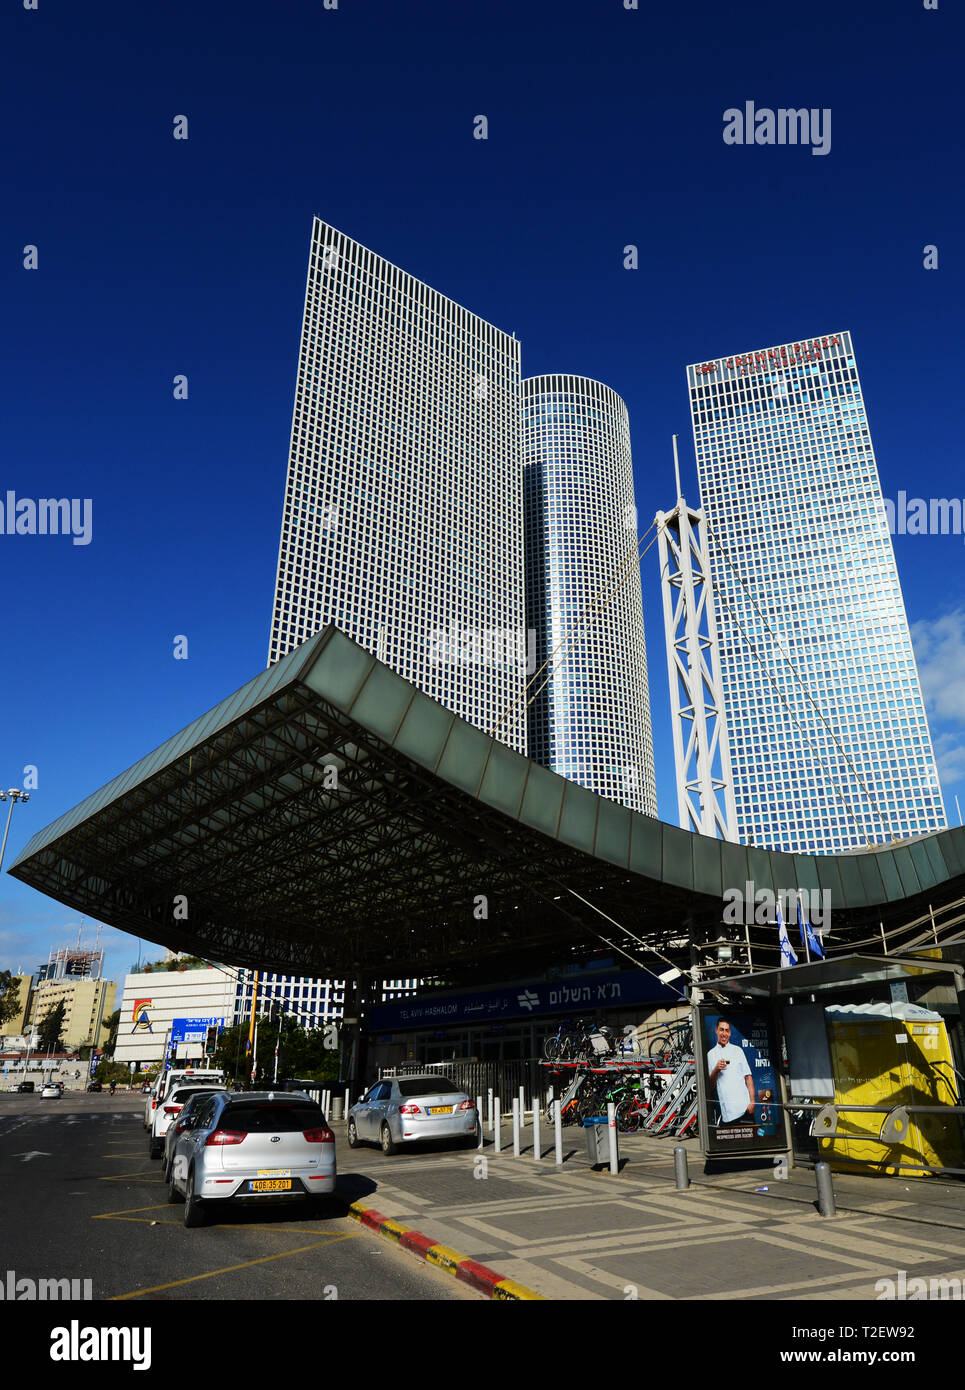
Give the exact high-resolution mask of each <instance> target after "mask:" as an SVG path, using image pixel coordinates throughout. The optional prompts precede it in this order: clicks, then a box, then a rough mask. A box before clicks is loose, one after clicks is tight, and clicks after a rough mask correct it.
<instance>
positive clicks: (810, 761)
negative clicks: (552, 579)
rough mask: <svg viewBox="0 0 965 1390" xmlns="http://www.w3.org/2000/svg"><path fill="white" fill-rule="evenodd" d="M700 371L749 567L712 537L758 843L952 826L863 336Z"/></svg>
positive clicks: (740, 813)
mask: <svg viewBox="0 0 965 1390" xmlns="http://www.w3.org/2000/svg"><path fill="white" fill-rule="evenodd" d="M687 381H688V387H689V390H690V400H691V413H692V418H693V428H694V445H695V450H696V457H697V472H698V476H699V480H700V494H701V502H702V506H703V508H704V511H705V513H706V515H707V518H708V521H709V523H710V526H711V528H712V530H713V532H714V533H715V534H716V537H717V539H718V540H719V541H720V543H721V544H722V545H723V547H724V548H725V549H726V551H727V553H728V555H729V556H730V560H731V562H732V564H733V568H731V565H729V564H728V563H727V562H726V560H725V559H724V558H723V557H722V556H721V554H720V551H719V549H718V548H717V546H716V545H715V543H714V539H713V537H712V538H711V539H710V542H709V550H710V559H711V567H712V572H713V577H714V584H715V589H716V594H717V597H716V609H717V623H718V628H719V634H720V657H721V677H722V683H723V687H724V697H725V707H726V715H727V722H728V730H729V733H730V746H731V759H732V763H733V771H734V781H735V795H736V802H737V821H738V834H739V837H740V839H741V841H743V842H744V843H747V844H755V845H760V846H763V847H765V848H769V849H777V850H787V851H791V852H799V853H817V854H831V853H839V852H841V851H847V850H850V849H858V848H863V847H864V846H865V845H867V844H868V843H871V844H881V843H885V842H887V841H889V840H891V839H893V838H898V839H900V838H904V837H908V836H914V835H921V834H925V833H928V832H931V831H935V830H940V829H942V828H943V827H944V826H945V825H946V819H945V809H944V805H943V802H942V794H941V788H940V785H939V781H938V772H937V769H936V766H935V759H934V754H933V751H932V745H931V738H930V735H929V731H928V723H927V720H926V717H925V708H924V702H923V700H922V694H921V687H920V685H919V680H918V671H917V668H916V665H915V657H914V652H913V650H912V645H911V636H910V633H909V630H908V620H907V617H906V615H905V608H904V603H903V600H902V596H901V588H900V585H899V582H898V570H897V566H896V564H895V557H894V550H893V547H892V543H891V536H890V534H889V530H888V522H887V517H886V513H885V509H884V504H883V501H882V496H881V486H880V483H879V479H878V470H877V465H876V462H875V456H874V451H873V449H872V445H871V439H870V435H869V431H868V421H867V416H866V413H865V406H864V399H863V396H862V392H861V383H860V381H859V378H858V370H857V367H856V365H855V360H854V353H853V349H852V343H851V336H850V334H849V333H844V332H842V333H834V334H829V335H827V336H824V337H820V338H810V339H807V340H806V341H804V342H798V343H785V344H783V345H781V346H779V347H775V348H765V349H762V350H758V351H755V352H750V353H743V354H739V355H737V356H735V357H728V358H718V359H716V360H715V361H708V362H703V363H696V364H694V365H691V366H689V367H688V368H687ZM741 581H742V582H741ZM744 586H746V589H745V587H744ZM748 591H749V592H748ZM749 595H751V596H753V601H752V598H751V597H749ZM755 603H756V606H755ZM758 609H759V610H760V611H758ZM765 619H766V622H765ZM741 628H743V630H744V632H745V633H746V634H747V637H748V638H749V639H750V641H751V642H752V643H753V646H754V648H755V649H756V651H757V652H758V653H759V656H760V658H761V660H758V659H757V657H755V655H754V654H753V652H752V650H751V648H750V646H749V645H748V641H747V639H746V638H745V636H744V635H743V634H742V632H741ZM769 629H771V630H772V631H769ZM762 663H763V665H762ZM765 668H766V669H765ZM793 671H796V672H797V674H798V675H799V676H800V678H801V681H802V682H803V685H804V686H805V687H806V689H807V691H808V692H809V693H810V695H811V696H812V698H813V701H814V704H816V705H817V707H818V709H819V710H820V711H821V713H822V714H823V715H824V717H825V718H826V719H827V721H828V723H829V724H830V726H831V730H829V729H828V727H827V726H826V725H825V723H824V722H823V721H822V720H821V719H820V718H819V716H818V714H817V713H816V711H815V709H814V705H812V704H811V703H810V701H809V700H808V699H807V698H806V695H805V693H804V691H803V690H802V688H801V684H799V682H798V681H797V680H796V679H795V677H794V674H793ZM769 676H770V677H773V678H774V681H776V684H777V686H778V687H779V689H780V695H779V694H778V692H777V691H776V690H775V685H774V683H773V682H772V680H771V679H769ZM781 697H783V700H784V701H786V703H787V706H788V707H789V709H788V708H785V705H784V703H782V699H781ZM831 731H833V734H834V735H835V737H836V739H837V742H838V743H839V744H840V745H841V748H843V749H844V751H845V753H846V754H847V757H845V756H844V755H843V754H842V752H841V751H839V748H838V746H837V744H836V743H835V738H833V737H832V732H831ZM849 761H850V764H851V766H849Z"/></svg>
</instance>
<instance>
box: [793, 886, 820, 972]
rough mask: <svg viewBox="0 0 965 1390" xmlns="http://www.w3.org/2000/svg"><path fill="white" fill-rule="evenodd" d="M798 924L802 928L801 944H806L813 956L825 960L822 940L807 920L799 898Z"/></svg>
mask: <svg viewBox="0 0 965 1390" xmlns="http://www.w3.org/2000/svg"><path fill="white" fill-rule="evenodd" d="M797 924H798V926H799V927H800V928H801V944H802V945H806V946H807V949H808V952H809V953H810V954H811V955H812V956H817V958H818V960H824V950H823V948H822V946H821V943H820V941H819V940H818V939H817V937H816V936H815V935H814V932H813V930H812V929H811V923H810V922H809V921H807V919H806V918H805V916H804V914H803V913H802V911H801V899H800V898H798V900H797Z"/></svg>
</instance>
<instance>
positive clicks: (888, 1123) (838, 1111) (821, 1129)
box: [768, 1099, 965, 1176]
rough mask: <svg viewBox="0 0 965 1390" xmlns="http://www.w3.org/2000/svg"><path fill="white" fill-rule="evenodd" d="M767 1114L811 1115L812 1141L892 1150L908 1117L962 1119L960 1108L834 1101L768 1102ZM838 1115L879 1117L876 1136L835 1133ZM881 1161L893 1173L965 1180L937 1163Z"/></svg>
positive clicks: (846, 1158) (843, 1158)
mask: <svg viewBox="0 0 965 1390" xmlns="http://www.w3.org/2000/svg"><path fill="white" fill-rule="evenodd" d="M768 1108H769V1109H771V1110H787V1111H789V1112H793V1113H795V1114H797V1113H799V1112H801V1111H807V1110H811V1111H814V1119H813V1121H812V1123H811V1129H810V1135H811V1137H812V1138H816V1139H840V1140H842V1141H844V1142H850V1143H857V1144H881V1145H882V1146H883V1147H885V1148H894V1147H895V1146H896V1145H899V1144H903V1143H905V1141H906V1140H907V1138H908V1129H909V1123H908V1122H909V1117H910V1116H912V1115H965V1106H963V1105H839V1104H838V1103H837V1101H810V1100H793V1099H792V1100H790V1101H785V1102H778V1101H769V1102H768ZM842 1114H861V1115H883V1116H884V1119H883V1120H882V1122H881V1127H880V1129H879V1131H878V1133H877V1134H874V1133H869V1132H866V1131H858V1132H854V1131H849V1132H846V1133H839V1131H838V1116H839V1115H842ZM834 1157H835V1158H836V1159H837V1160H838V1161H840V1162H847V1163H854V1164H867V1165H868V1166H873V1165H874V1164H875V1163H876V1162H878V1160H875V1159H864V1158H858V1157H856V1156H855V1155H852V1154H841V1155H835V1156H834ZM882 1160H883V1161H884V1162H886V1163H887V1166H888V1168H889V1169H893V1170H894V1171H895V1172H896V1173H952V1174H955V1175H956V1176H965V1168H950V1167H946V1166H945V1165H943V1164H940V1163H892V1162H888V1160H887V1156H886V1155H882Z"/></svg>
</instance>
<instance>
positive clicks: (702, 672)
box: [656, 435, 737, 843]
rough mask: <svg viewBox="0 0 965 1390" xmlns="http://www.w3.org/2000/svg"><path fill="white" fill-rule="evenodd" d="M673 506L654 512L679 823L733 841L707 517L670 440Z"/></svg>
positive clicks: (730, 779)
mask: <svg viewBox="0 0 965 1390" xmlns="http://www.w3.org/2000/svg"><path fill="white" fill-rule="evenodd" d="M673 461H674V475H675V478H676V483H677V505H676V506H675V507H674V509H673V511H672V512H668V513H666V514H665V513H663V512H658V513H657V517H656V524H657V540H658V545H659V553H660V588H661V591H662V593H663V622H664V637H665V639H666V643H667V674H668V676H669V678H670V713H671V720H672V723H673V748H674V763H675V766H676V772H677V810H678V814H679V821H680V825H681V826H682V827H683V829H685V830H693V831H696V832H697V833H699V834H701V835H712V836H715V837H719V838H720V839H723V840H732V841H734V842H735V843H736V841H737V807H736V804H735V801H734V779H733V776H732V773H731V763H730V744H729V742H728V738H727V724H726V716H725V714H724V699H723V690H722V688H721V681H720V655H719V648H718V642H717V620H716V617H715V614H714V592H713V584H712V581H711V574H710V556H709V554H708V550H707V536H706V531H705V528H704V514H703V512H701V511H698V510H695V509H694V508H693V507H688V506H687V503H686V502H685V501H684V497H683V492H682V490H681V486H680V462H679V459H678V457H677V436H676V435H674V437H673Z"/></svg>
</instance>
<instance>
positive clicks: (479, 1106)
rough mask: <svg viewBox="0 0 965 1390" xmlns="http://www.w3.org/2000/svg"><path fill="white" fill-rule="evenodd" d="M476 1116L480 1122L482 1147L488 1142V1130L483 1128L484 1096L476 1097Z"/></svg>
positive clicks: (480, 1144) (480, 1146)
mask: <svg viewBox="0 0 965 1390" xmlns="http://www.w3.org/2000/svg"><path fill="white" fill-rule="evenodd" d="M476 1118H477V1120H478V1124H479V1148H480V1149H481V1148H482V1146H483V1144H485V1142H486V1132H485V1130H484V1129H483V1103H482V1096H477V1097H476Z"/></svg>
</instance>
